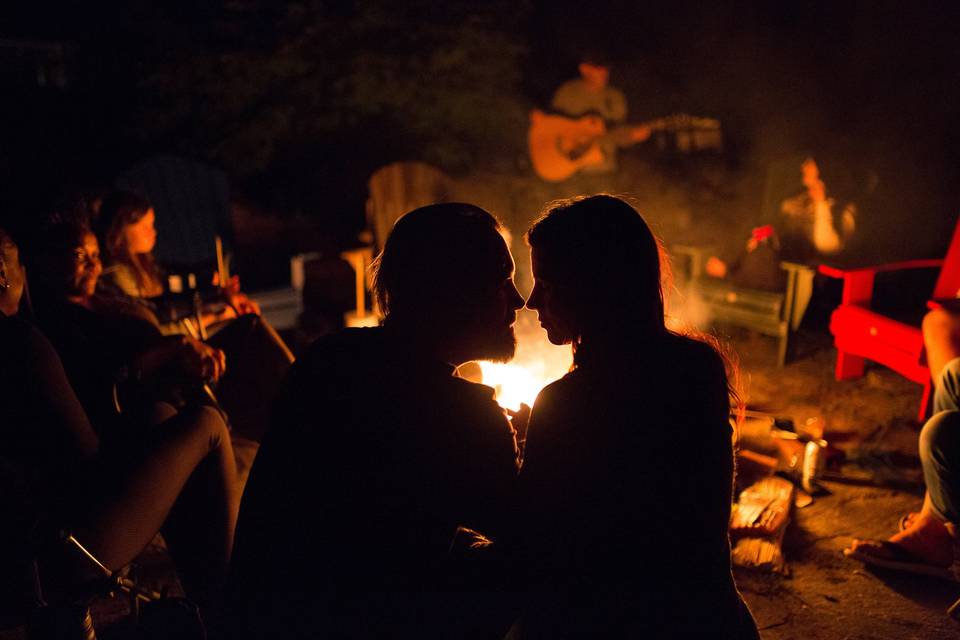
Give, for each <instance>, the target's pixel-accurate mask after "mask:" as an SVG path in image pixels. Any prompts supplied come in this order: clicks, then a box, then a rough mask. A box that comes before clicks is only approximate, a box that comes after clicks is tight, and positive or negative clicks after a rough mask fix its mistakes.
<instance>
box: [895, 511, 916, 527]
mask: <svg viewBox="0 0 960 640" xmlns="http://www.w3.org/2000/svg"><path fill="white" fill-rule="evenodd" d="M919 517H920V512H919V511H911V512H910V513H908V514H906V515H905V516H903V517H902V518H900V525H899V530H900V531H906V530H907V529H909V528H910V527H912V526H913V525H914V524H916V523H917V518H919Z"/></svg>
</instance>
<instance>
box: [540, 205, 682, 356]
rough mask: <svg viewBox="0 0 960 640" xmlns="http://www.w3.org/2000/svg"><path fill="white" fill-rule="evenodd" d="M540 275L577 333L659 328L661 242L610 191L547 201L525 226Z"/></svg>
mask: <svg viewBox="0 0 960 640" xmlns="http://www.w3.org/2000/svg"><path fill="white" fill-rule="evenodd" d="M527 243H528V244H529V245H530V247H531V248H532V249H534V250H537V251H538V253H539V254H540V255H541V256H542V257H543V259H542V260H541V261H540V262H541V264H540V267H541V271H546V273H540V274H539V275H540V276H541V277H543V278H544V279H546V280H549V281H550V283H551V288H553V289H556V290H557V295H558V296H560V297H562V299H563V300H564V302H565V306H566V307H569V308H570V310H571V311H572V312H573V315H574V316H575V323H576V324H577V325H578V326H577V327H576V328H577V330H578V333H579V337H578V339H577V340H575V341H574V346H575V347H576V346H577V344H576V343H577V342H579V341H580V339H582V338H583V336H584V335H588V334H589V335H592V336H602V335H611V332H612V333H620V332H622V331H629V332H630V333H643V332H655V333H659V332H662V331H664V330H665V326H664V305H663V287H662V286H661V283H660V277H661V272H662V268H661V249H660V244H659V242H658V241H657V239H656V237H654V235H653V233H652V232H651V231H650V227H648V226H647V223H646V222H645V221H644V220H643V218H642V217H641V216H640V214H639V213H638V212H637V211H636V209H634V208H633V207H632V206H630V205H629V204H627V202H625V201H624V200H621V199H620V198H617V197H614V196H610V195H605V194H603V195H595V196H578V197H576V198H571V199H569V200H560V201H555V202H552V203H550V204H548V205H547V208H546V211H545V213H544V214H543V215H542V216H541V217H540V218H539V219H538V220H537V221H536V222H535V223H534V224H533V226H532V227H531V228H530V230H529V231H527Z"/></svg>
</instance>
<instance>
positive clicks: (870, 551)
mask: <svg viewBox="0 0 960 640" xmlns="http://www.w3.org/2000/svg"><path fill="white" fill-rule="evenodd" d="M860 542H864V543H868V544H870V545H873V546H872V547H867V546H864V545H862V544H861V545H860V546H859V547H858V548H856V549H852V548H851V549H844V550H843V555H844V556H846V557H847V558H851V559H853V560H858V561H860V562H862V563H863V564H865V565H869V566H875V567H882V568H884V569H893V570H894V571H905V572H907V573H914V574H917V575H923V576H931V577H934V578H941V579H943V580H950V581H952V582H957V581H958V578H957V576H956V575H955V573H954V572H953V570H952V567H938V566H936V565H932V564H927V563H925V562H923V561H921V560H919V559H917V558H916V557H915V556H913V555H911V554H910V553H908V552H907V551H905V550H904V549H903V547H901V546H900V545H899V544H896V543H894V542H888V541H886V540H861V541H860Z"/></svg>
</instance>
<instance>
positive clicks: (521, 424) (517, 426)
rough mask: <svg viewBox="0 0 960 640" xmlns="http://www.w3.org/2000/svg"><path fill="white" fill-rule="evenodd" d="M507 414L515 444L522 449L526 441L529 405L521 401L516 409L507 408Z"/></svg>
mask: <svg viewBox="0 0 960 640" xmlns="http://www.w3.org/2000/svg"><path fill="white" fill-rule="evenodd" d="M507 416H509V418H510V426H512V427H513V431H514V433H515V434H516V438H517V446H518V447H519V448H520V450H521V451H523V445H524V443H525V442H526V441H527V427H528V426H529V425H530V406H529V405H527V404H524V403H522V402H521V403H520V408H519V409H517V410H516V411H514V410H513V409H507Z"/></svg>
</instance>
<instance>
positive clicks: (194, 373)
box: [27, 219, 226, 444]
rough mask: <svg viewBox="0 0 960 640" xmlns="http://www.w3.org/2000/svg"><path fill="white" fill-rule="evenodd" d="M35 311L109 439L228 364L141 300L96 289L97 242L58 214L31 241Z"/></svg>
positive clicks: (193, 391)
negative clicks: (164, 326)
mask: <svg viewBox="0 0 960 640" xmlns="http://www.w3.org/2000/svg"><path fill="white" fill-rule="evenodd" d="M28 248H29V251H28V252H27V261H28V263H29V264H30V267H31V270H32V271H31V273H32V276H31V279H32V285H33V287H32V293H33V302H34V311H35V314H36V317H37V321H38V324H39V326H40V327H41V328H42V329H43V331H44V332H45V333H46V335H47V336H49V338H50V340H51V341H52V343H53V344H54V346H55V347H56V349H57V352H58V353H59V356H60V358H61V360H62V361H63V363H64V365H65V368H66V372H67V377H68V379H69V380H70V382H71V384H72V386H73V388H74V389H75V390H76V392H77V395H78V397H79V399H80V402H81V404H82V405H83V407H84V409H85V411H86V413H87V415H89V416H90V418H91V420H92V422H93V424H94V425H95V426H96V428H97V430H98V432H99V434H100V436H101V437H103V438H105V439H106V442H107V444H112V443H113V442H114V441H115V440H116V439H125V438H129V437H136V436H135V435H133V434H132V433H131V431H130V429H129V425H130V423H134V424H141V423H142V422H143V420H144V419H145V417H146V416H147V415H148V414H149V412H150V410H151V407H152V405H153V402H154V401H156V400H163V401H165V402H167V403H169V404H172V405H173V406H183V405H185V404H188V403H189V401H190V400H192V397H189V396H194V395H197V396H199V393H200V392H201V390H202V387H203V384H204V382H207V381H209V382H213V381H216V380H217V379H219V378H220V376H221V375H222V374H223V371H224V369H225V366H226V362H225V357H224V354H223V352H222V351H220V350H219V349H216V348H213V347H210V346H208V345H206V344H204V343H203V342H201V341H199V340H196V339H194V338H191V337H189V336H163V335H162V334H161V333H160V329H159V326H158V325H157V323H156V319H155V317H153V316H152V315H151V314H149V313H148V312H147V311H146V309H144V308H143V307H141V306H139V305H136V304H131V303H129V302H126V301H124V300H120V299H115V298H109V297H103V296H98V295H96V288H97V281H98V279H99V277H100V272H101V264H100V250H99V247H98V245H97V239H96V236H94V235H93V233H92V232H91V231H90V229H89V227H87V226H86V224H85V223H84V222H82V221H80V220H71V219H62V220H61V219H56V220H55V221H53V222H52V223H51V224H49V225H47V226H46V227H45V228H44V229H43V232H42V234H40V235H39V237H37V238H36V239H35V240H34V242H32V243H31V245H30V246H29V247H28Z"/></svg>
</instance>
